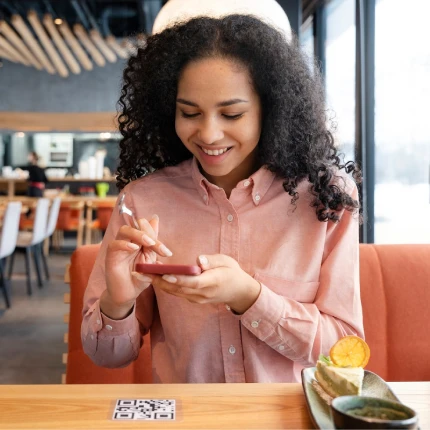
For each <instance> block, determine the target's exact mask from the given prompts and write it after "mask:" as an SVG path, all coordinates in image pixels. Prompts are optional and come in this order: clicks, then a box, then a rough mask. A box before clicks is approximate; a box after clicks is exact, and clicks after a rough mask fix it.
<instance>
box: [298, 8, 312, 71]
mask: <svg viewBox="0 0 430 430" xmlns="http://www.w3.org/2000/svg"><path fill="white" fill-rule="evenodd" d="M300 44H301V46H302V49H303V51H304V52H305V53H306V55H307V56H308V57H309V68H310V69H311V71H313V66H314V56H315V49H314V20H313V17H312V16H310V17H309V18H308V19H307V20H306V21H305V22H304V23H303V25H302V26H301V28H300Z"/></svg>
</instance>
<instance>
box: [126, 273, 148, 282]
mask: <svg viewBox="0 0 430 430" xmlns="http://www.w3.org/2000/svg"><path fill="white" fill-rule="evenodd" d="M131 274H132V275H133V276H134V277H135V278H137V279H139V281H143V282H152V278H151V277H150V276H146V275H142V273H139V272H131Z"/></svg>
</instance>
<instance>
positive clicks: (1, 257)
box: [0, 0, 430, 429]
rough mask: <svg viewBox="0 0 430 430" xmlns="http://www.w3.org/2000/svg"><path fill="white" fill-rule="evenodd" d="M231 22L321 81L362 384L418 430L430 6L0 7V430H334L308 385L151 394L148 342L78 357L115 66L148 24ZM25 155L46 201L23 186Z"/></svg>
mask: <svg viewBox="0 0 430 430" xmlns="http://www.w3.org/2000/svg"><path fill="white" fill-rule="evenodd" d="M237 11H239V12H241V11H245V12H246V13H251V14H255V15H261V16H264V17H266V18H267V19H271V20H273V21H274V22H275V23H277V24H278V25H279V26H284V27H283V30H284V31H285V32H286V33H288V34H290V32H292V33H293V34H294V35H295V36H296V37H297V38H298V41H299V43H300V46H301V49H302V50H303V51H304V52H305V53H306V54H307V56H308V58H309V68H310V69H311V71H312V70H314V69H315V68H316V67H318V68H319V70H320V73H321V76H322V78H323V82H324V88H325V97H326V107H327V117H328V118H329V120H330V121H331V122H332V123H333V124H334V125H335V127H336V130H335V133H334V139H335V144H336V146H337V147H338V148H339V149H340V151H341V152H342V153H343V154H345V160H352V161H355V162H356V163H357V164H358V165H359V166H360V168H361V170H362V173H363V181H362V183H361V184H360V185H359V191H360V203H361V205H362V207H363V217H364V222H363V223H362V224H361V225H360V233H359V234H360V288H361V301H362V306H363V319H364V330H365V335H366V342H367V343H368V345H369V347H370V350H371V355H370V361H369V364H368V366H367V367H366V371H368V374H367V375H368V376H369V374H370V372H373V373H375V374H376V375H377V376H376V377H378V376H379V377H380V378H382V380H383V382H384V381H386V382H387V383H388V385H385V382H384V386H383V388H381V390H382V391H383V390H385V387H388V388H387V390H392V391H390V393H394V394H393V396H394V397H393V398H391V397H387V398H390V399H391V400H392V399H394V400H397V401H399V402H402V403H404V404H405V405H407V406H409V407H411V408H413V409H414V410H415V411H417V412H418V415H419V420H420V421H419V422H420V428H422V429H425V428H430V365H429V362H430V342H429V340H428V328H429V325H428V318H427V317H425V315H427V312H426V311H427V308H428V303H430V128H429V127H428V117H429V114H430V80H429V79H428V77H429V76H430V44H429V43H428V41H429V40H430V26H429V25H428V17H429V16H430V2H429V1H428V0H409V1H408V2H404V1H402V0H277V1H275V0H237V1H235V2H233V1H229V0H61V1H53V0H21V1H17V0H1V1H0V218H1V221H0V222H1V236H0V281H1V284H0V429H2V428H10V429H15V428H46V429H47V428H57V429H61V428H131V427H132V424H133V422H126V421H125V420H124V421H123V422H121V423H120V424H119V423H117V422H115V421H114V420H113V419H112V411H113V407H114V401H116V400H118V399H131V398H133V399H142V398H143V399H175V400H176V408H177V409H176V412H177V413H176V415H175V419H174V420H175V422H173V423H171V422H169V423H167V422H164V423H163V424H161V425H162V427H163V428H333V422H332V415H330V413H333V412H330V411H331V409H330V407H329V406H328V405H326V404H325V405H322V404H321V402H320V401H319V400H318V399H316V396H317V395H316V394H315V392H314V391H313V389H312V382H311V381H310V380H309V379H308V378H309V376H308V374H307V373H303V377H302V378H303V379H302V384H300V383H291V384H252V387H251V388H249V387H247V386H246V384H229V387H228V388H225V387H223V384H214V385H211V384H201V386H198V384H187V386H185V385H176V384H167V386H165V387H162V386H158V385H157V384H151V382H152V376H151V369H150V367H148V360H151V356H150V354H151V351H150V349H149V342H146V343H145V344H144V346H143V347H142V350H141V353H140V355H139V359H138V360H137V361H135V362H134V363H132V364H130V365H129V366H128V367H126V368H124V369H107V368H99V367H97V366H95V365H94V364H93V363H92V362H90V360H89V358H88V357H87V356H86V355H85V354H84V352H83V350H82V345H81V340H80V322H81V320H82V300H83V294H84V290H85V287H86V283H87V281H88V278H89V275H90V273H91V269H92V267H93V264H94V261H95V258H96V256H97V252H98V250H99V247H100V242H101V240H102V238H103V235H104V233H105V231H106V229H107V227H108V224H109V219H110V217H111V214H112V212H113V211H114V210H117V209H118V194H119V191H118V188H117V183H116V182H117V181H116V173H117V167H118V162H119V143H120V141H121V137H122V136H121V134H120V133H119V130H118V122H117V108H118V105H117V103H118V99H119V96H120V91H121V83H122V73H123V70H124V67H125V66H126V64H127V60H128V58H129V57H130V56H132V55H134V54H135V53H136V52H137V50H138V49H139V48H140V47H144V46H145V40H146V37H147V36H149V35H151V34H152V33H153V32H155V30H156V27H157V23H158V25H163V24H160V22H161V23H163V22H164V21H168V20H173V19H174V18H175V17H177V16H185V17H189V16H198V15H202V14H205V13H207V14H211V15H213V16H220V15H225V14H228V13H234V12H237ZM181 14H182V15H181ZM163 20H164V21H163ZM426 40H427V42H425V41H426ZM34 153H36V154H37V161H36V165H37V166H38V167H39V168H41V170H43V172H44V173H45V175H46V178H47V182H46V184H45V183H43V182H39V181H33V182H31V181H30V180H29V174H30V173H29V170H28V166H29V163H30V161H29V160H30V158H31V156H32V154H34ZM40 184H42V185H40ZM31 187H33V188H36V189H38V190H39V191H37V190H36V191H37V192H36V196H35V195H29V192H30V191H29V190H30V188H31ZM39 192H40V193H39ZM38 193H39V194H38ZM30 194H31V193H30ZM145 360H146V361H145ZM143 367H145V369H144V370H141V368H143ZM139 369H140V370H139ZM365 378H366V376H365ZM369 380H370V379H369ZM99 384H105V385H104V386H101V385H99ZM119 384H120V385H119ZM369 384H370V382H369ZM224 385H225V384H224ZM371 390H372V387H370V388H369V393H371V394H372V393H373V392H372V391H371ZM375 390H376V389H375ZM382 391H381V393H382ZM384 393H385V394H380V393H379V395H378V392H377V390H376V391H375V392H374V393H373V394H374V395H375V397H383V398H384V396H387V394H386V391H384ZM371 394H369V395H371ZM390 396H391V394H390ZM396 396H397V397H396ZM54 398H55V399H56V400H54ZM399 399H400V400H399ZM24 403H25V407H24ZM144 424H145V425H144V427H145V428H153V427H151V425H154V424H156V423H155V421H152V422H147V423H144ZM129 425H130V427H129ZM159 425H160V424H159ZM344 425H345V424H344ZM413 425H416V423H415V424H413ZM341 428H348V427H341ZM368 428H372V427H368ZM381 428H383V427H381ZM398 428H417V427H413V426H412V427H398Z"/></svg>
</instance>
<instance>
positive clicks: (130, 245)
mask: <svg viewBox="0 0 430 430" xmlns="http://www.w3.org/2000/svg"><path fill="white" fill-rule="evenodd" d="M127 246H128V247H129V248H130V249H132V250H133V251H137V250H138V249H139V248H140V246H139V245H137V244H136V243H133V242H128V243H127Z"/></svg>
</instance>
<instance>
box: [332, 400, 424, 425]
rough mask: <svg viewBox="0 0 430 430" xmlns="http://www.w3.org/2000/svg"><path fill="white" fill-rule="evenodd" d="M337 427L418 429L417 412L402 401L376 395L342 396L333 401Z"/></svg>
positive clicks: (333, 416) (333, 412)
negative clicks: (379, 397) (380, 397)
mask: <svg viewBox="0 0 430 430" xmlns="http://www.w3.org/2000/svg"><path fill="white" fill-rule="evenodd" d="M331 415H332V418H333V422H334V425H335V427H336V428H337V429H416V428H418V415H417V413H416V412H415V411H414V410H413V409H411V408H408V407H407V406H405V405H403V404H402V403H398V402H394V401H392V400H386V399H378V398H376V397H363V396H341V397H337V398H336V399H333V401H332V402H331Z"/></svg>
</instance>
